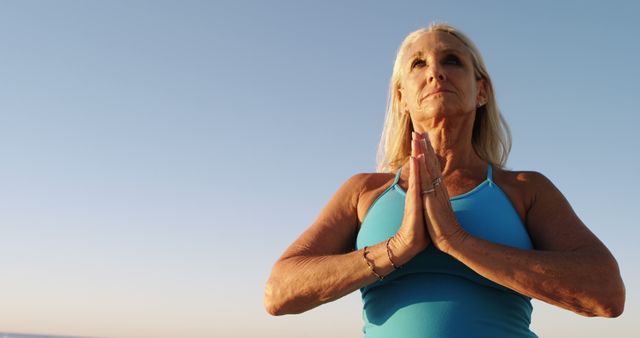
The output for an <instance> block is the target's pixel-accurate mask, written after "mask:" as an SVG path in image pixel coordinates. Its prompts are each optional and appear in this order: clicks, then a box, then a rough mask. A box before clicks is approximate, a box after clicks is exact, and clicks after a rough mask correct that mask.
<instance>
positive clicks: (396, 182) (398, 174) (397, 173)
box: [392, 167, 402, 186]
mask: <svg viewBox="0 0 640 338" xmlns="http://www.w3.org/2000/svg"><path fill="white" fill-rule="evenodd" d="M401 172H402V167H400V168H399V169H398V171H397V172H396V178H395V179H394V180H393V184H392V186H394V185H396V184H398V181H400V173H401Z"/></svg>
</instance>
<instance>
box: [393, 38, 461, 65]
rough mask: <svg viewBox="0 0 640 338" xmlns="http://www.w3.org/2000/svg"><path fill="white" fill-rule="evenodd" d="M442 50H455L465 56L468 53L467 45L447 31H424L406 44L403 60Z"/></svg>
mask: <svg viewBox="0 0 640 338" xmlns="http://www.w3.org/2000/svg"><path fill="white" fill-rule="evenodd" d="M442 52H456V53H457V54H460V55H461V56H465V57H466V56H468V54H469V52H468V50H467V47H466V46H465V45H464V44H463V43H462V41H460V40H459V39H458V38H456V37H455V36H453V35H451V34H449V33H447V32H425V33H422V34H420V36H418V38H416V39H415V40H414V41H413V42H412V43H410V44H409V45H408V46H407V49H406V51H405V55H404V61H407V60H409V59H412V58H413V57H415V56H416V55H428V54H437V53H442Z"/></svg>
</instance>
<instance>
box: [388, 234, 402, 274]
mask: <svg viewBox="0 0 640 338" xmlns="http://www.w3.org/2000/svg"><path fill="white" fill-rule="evenodd" d="M392 238H393V236H391V237H389V239H387V256H388V257H389V262H391V266H393V268H394V269H399V268H401V267H402V265H400V266H396V264H395V263H394V262H393V259H392V258H391V256H393V255H392V254H391V248H389V241H391V239H392Z"/></svg>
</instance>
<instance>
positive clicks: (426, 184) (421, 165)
mask: <svg viewBox="0 0 640 338" xmlns="http://www.w3.org/2000/svg"><path fill="white" fill-rule="evenodd" d="M425 160H426V158H425V155H424V154H420V155H418V172H419V173H420V175H419V176H420V182H421V184H420V186H421V187H422V190H421V192H422V191H425V190H427V189H431V188H432V187H433V186H432V184H431V175H429V171H427V165H426V163H425Z"/></svg>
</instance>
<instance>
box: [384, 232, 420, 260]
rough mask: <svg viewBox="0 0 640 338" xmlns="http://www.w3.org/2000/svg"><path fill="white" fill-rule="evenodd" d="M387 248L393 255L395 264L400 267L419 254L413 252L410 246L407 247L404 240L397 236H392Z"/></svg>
mask: <svg viewBox="0 0 640 338" xmlns="http://www.w3.org/2000/svg"><path fill="white" fill-rule="evenodd" d="M387 248H388V251H389V253H390V254H391V257H392V259H393V263H394V264H395V265H396V266H398V267H400V266H403V265H405V264H406V263H407V262H408V261H410V260H411V258H413V257H414V256H415V255H417V254H418V252H413V251H412V250H411V248H410V246H408V245H405V244H404V242H403V241H402V239H401V238H399V237H398V236H396V235H394V236H391V238H389V239H388V240H387Z"/></svg>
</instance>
